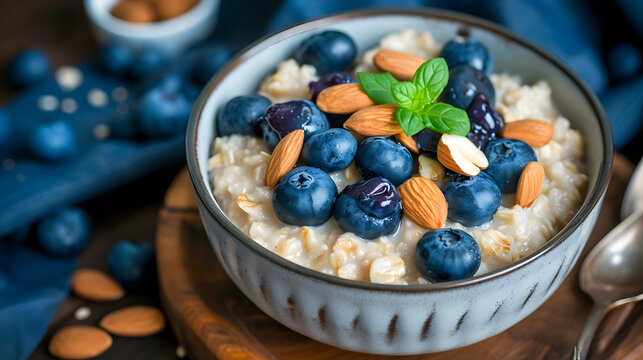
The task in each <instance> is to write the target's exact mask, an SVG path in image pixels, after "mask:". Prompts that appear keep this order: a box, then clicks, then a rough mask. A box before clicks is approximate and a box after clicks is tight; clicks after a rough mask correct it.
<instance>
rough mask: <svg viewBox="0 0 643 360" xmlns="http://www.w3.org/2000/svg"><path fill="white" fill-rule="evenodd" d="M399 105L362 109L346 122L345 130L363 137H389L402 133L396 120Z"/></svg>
mask: <svg viewBox="0 0 643 360" xmlns="http://www.w3.org/2000/svg"><path fill="white" fill-rule="evenodd" d="M396 110H397V105H391V104H385V105H374V106H369V107H367V108H364V109H361V110H359V111H357V112H356V113H354V114H353V115H351V117H349V118H348V120H346V121H345V122H344V128H346V129H347V130H351V131H354V132H356V133H358V134H360V135H363V136H388V135H396V134H399V133H401V132H402V128H401V127H400V125H399V124H398V123H397V120H395V111H396Z"/></svg>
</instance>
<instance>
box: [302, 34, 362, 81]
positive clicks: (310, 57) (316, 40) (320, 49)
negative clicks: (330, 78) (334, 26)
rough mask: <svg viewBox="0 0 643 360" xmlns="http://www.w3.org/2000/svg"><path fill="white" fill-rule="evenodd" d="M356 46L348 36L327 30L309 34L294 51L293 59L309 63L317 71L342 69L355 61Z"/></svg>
mask: <svg viewBox="0 0 643 360" xmlns="http://www.w3.org/2000/svg"><path fill="white" fill-rule="evenodd" d="M355 56H357V46H356V45H355V42H354V41H353V39H351V37H350V36H348V35H346V34H345V33H343V32H340V31H336V30H327V31H324V32H320V33H317V34H314V35H312V36H310V37H309V38H308V39H306V40H304V42H303V43H302V44H301V45H300V46H299V48H297V51H295V60H297V62H298V63H300V64H310V65H313V66H314V67H315V68H316V69H317V73H318V74H320V75H324V74H327V73H330V72H338V71H344V70H346V69H348V67H349V66H350V65H351V64H352V63H353V61H355Z"/></svg>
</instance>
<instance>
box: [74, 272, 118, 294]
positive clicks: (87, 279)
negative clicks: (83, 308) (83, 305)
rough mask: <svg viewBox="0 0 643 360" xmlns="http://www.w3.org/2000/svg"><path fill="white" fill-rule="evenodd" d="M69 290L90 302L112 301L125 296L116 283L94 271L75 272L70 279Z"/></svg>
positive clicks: (101, 273) (103, 274)
mask: <svg viewBox="0 0 643 360" xmlns="http://www.w3.org/2000/svg"><path fill="white" fill-rule="evenodd" d="M71 289H72V290H73V291H74V293H76V295H78V296H80V297H81V298H84V299H87V300H91V301H113V300H118V299H120V298H122V297H123V296H124V295H125V290H123V288H122V287H121V286H120V285H119V284H118V283H117V282H116V281H114V280H113V279H112V278H111V277H109V276H107V275H106V274H105V273H103V272H101V271H98V270H94V269H78V270H76V271H75V272H74V274H73V275H72V277H71Z"/></svg>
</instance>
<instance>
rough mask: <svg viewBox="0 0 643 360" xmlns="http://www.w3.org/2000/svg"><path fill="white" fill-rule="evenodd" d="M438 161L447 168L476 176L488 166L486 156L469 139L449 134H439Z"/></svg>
mask: <svg viewBox="0 0 643 360" xmlns="http://www.w3.org/2000/svg"><path fill="white" fill-rule="evenodd" d="M438 161H439V162H440V163H441V164H442V165H444V167H446V168H447V169H450V170H452V171H455V172H457V173H458V174H462V175H467V176H476V175H478V174H479V173H480V170H482V169H486V168H487V166H489V161H488V160H487V157H486V156H485V155H484V153H483V152H482V151H480V149H478V148H477V147H476V146H475V145H474V144H473V143H472V142H471V140H469V139H467V138H466V137H464V136H459V135H450V134H443V135H442V136H440V141H439V142H438Z"/></svg>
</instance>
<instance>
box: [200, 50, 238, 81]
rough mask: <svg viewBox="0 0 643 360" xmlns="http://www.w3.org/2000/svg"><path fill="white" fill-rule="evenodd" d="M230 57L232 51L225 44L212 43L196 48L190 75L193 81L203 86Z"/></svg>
mask: <svg viewBox="0 0 643 360" xmlns="http://www.w3.org/2000/svg"><path fill="white" fill-rule="evenodd" d="M231 57H232V51H230V48H229V47H227V46H224V45H220V44H214V45H210V46H206V47H203V48H202V49H199V50H198V54H197V56H196V59H195V61H194V64H193V66H192V69H191V71H190V77H191V78H192V80H193V81H194V82H196V83H197V84H199V85H201V86H203V85H205V84H206V83H207V82H208V81H209V80H210V78H212V76H214V74H216V72H217V71H219V69H220V68H221V67H222V66H223V65H224V64H225V63H226V62H227V61H228V60H229V59H230V58H231Z"/></svg>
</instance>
